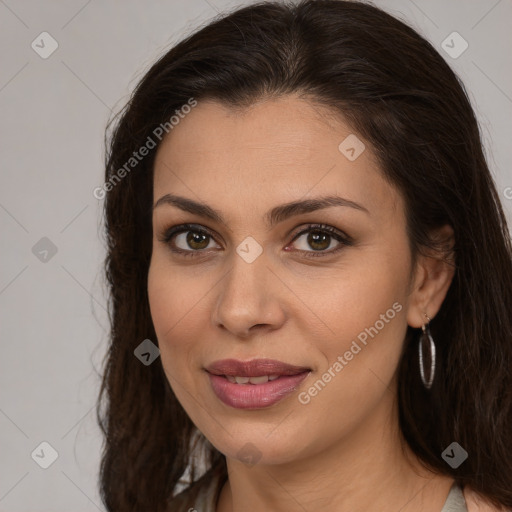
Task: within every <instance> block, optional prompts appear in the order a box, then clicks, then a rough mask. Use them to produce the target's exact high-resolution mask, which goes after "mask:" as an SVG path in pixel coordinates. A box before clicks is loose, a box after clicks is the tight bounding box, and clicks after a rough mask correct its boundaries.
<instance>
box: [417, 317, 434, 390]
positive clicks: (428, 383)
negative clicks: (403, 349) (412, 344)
mask: <svg viewBox="0 0 512 512" xmlns="http://www.w3.org/2000/svg"><path fill="white" fill-rule="evenodd" d="M424 315H425V317H426V318H427V324H426V325H425V324H424V325H422V326H421V329H422V331H423V333H422V334H421V336H420V341H419V343H418V352H419V356H420V375H421V380H422V382H423V385H424V386H425V388H426V389H430V388H431V387H432V382H434V374H435V371H436V345H435V343H434V340H433V339H432V336H431V334H430V327H429V325H430V318H429V317H428V316H427V314H426V313H424ZM425 346H428V347H429V352H430V372H429V374H428V379H426V378H425V369H424V365H423V349H424V347H425Z"/></svg>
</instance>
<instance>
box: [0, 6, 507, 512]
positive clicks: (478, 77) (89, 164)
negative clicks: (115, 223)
mask: <svg viewBox="0 0 512 512" xmlns="http://www.w3.org/2000/svg"><path fill="white" fill-rule="evenodd" d="M243 3H245V4H248V3H251V2H240V1H237V2H233V1H231V2H227V1H225V0H208V1H207V0H173V1H151V2H142V1H135V0H130V1H123V2H121V1H113V0H110V1H103V2H100V1H99V0H89V1H87V0H75V1H68V2H58V1H45V2H37V1H35V0H30V1H29V0H25V1H18V2H16V1H14V0H5V1H4V0H0V40H1V44H0V52H1V59H2V60H1V62H2V66H1V70H0V112H1V114H0V115H1V117H0V130H1V131H0V141H1V145H2V151H1V155H0V162H1V164H0V165H1V174H0V179H1V188H0V223H1V229H2V259H1V267H0V308H1V317H0V329H1V331H0V332H1V334H0V335H1V358H0V365H1V368H0V431H1V440H0V443H1V448H0V511H11V512H14V511H27V510H31V511H53V512H59V511H69V510H75V511H77V512H81V511H83V512H85V511H95V510H104V508H103V507H102V506H101V504H100V499H99V495H98V491H97V475H98V464H99V454H100V448H101V443H102V439H101V437H100V434H99V428H98V427H97V425H96V420H95V410H94V405H95V400H96V396H97V392H98V386H99V377H98V372H99V371H100V370H101V362H102V358H103V356H104V354H105V348H106V341H107V332H108V322H107V317H106V311H105V304H106V295H105V286H104V284H103V283H102V282H101V264H102V260H103V257H104V250H103V242H102V238H101V215H100V211H101V210H100V209H101V206H102V202H101V201H99V200H97V199H96V198H95V197H94V196H93V190H94V189H95V188H96V187H98V186H101V185H102V181H103V180H102V176H103V167H102V165H103V151H104V146H103V135H104V128H105V124H106V122H107V120H108V119H109V117H110V116H111V111H114V112H115V111H117V110H118V109H119V108H120V107H121V106H122V105H123V104H124V103H125V102H126V100H127V99H128V95H129V93H130V92H131V91H132V89H133V87H134V86H135V84H136V83H137V81H138V79H139V78H140V77H141V76H142V74H143V72H144V71H145V70H147V69H148V67H149V66H150V65H151V63H152V62H154V61H155V60H156V58H157V57H158V56H159V55H161V54H162V53H164V52H165V49H166V48H168V47H169V46H170V45H171V44H173V43H174V42H176V41H178V40H179V39H181V38H182V37H183V36H185V35H186V34H188V33H189V32H190V31H191V30H193V29H194V28H195V27H198V26H199V25H200V24H202V23H204V22H205V21H207V20H210V19H211V18H212V17H213V16H215V15H216V14H217V12H218V11H223V10H225V9H226V8H231V7H235V6H237V5H241V4H243ZM375 3H376V4H377V5H379V6H381V7H384V8H385V9H386V10H388V11H390V12H391V13H393V14H395V15H397V16H399V17H400V18H402V19H404V20H406V21H408V22H409V23H410V24H412V25H413V26H414V27H415V28H416V29H417V30H419V32H420V33H422V34H423V35H425V36H426V37H427V38H428V39H429V40H430V41H431V42H432V43H433V44H434V46H435V47H436V48H438V49H439V51H440V53H441V54H443V56H444V57H445V58H446V60H447V61H448V62H449V63H450V64H451V65H452V66H453V67H454V69H455V70H456V71H457V72H458V74H459V75H460V77H461V78H462V79H463V81H464V82H465V84H466V86H467V88H468V90H469V93H470V97H471V101H472V103H473V105H474V108H475V110H476V112H477V115H478V117H479V120H480V123H481V126H482V130H483V136H484V139H485V145H486V150H487V155H488V158H489V163H490V166H491V169H492V171H493V173H494V176H495V179H496V182H497V185H498V188H499V190H500V193H501V195H502V199H503V203H504V206H505V208H506V211H507V215H508V218H509V219H511V217H512V173H511V159H512V150H511V145H510V134H511V132H512V130H511V124H512V121H511V119H512V116H511V113H512V99H511V98H512V90H511V84H512V65H511V64H512V62H511V49H512V44H511V43H512V35H511V30H510V27H509V24H510V19H512V1H511V0H500V1H497V0H489V1H484V0H471V1H469V0H451V1H445V0H435V1H428V2H426V1H425V2H420V0H415V1H411V0H383V1H377V2H375ZM44 31H46V32H48V33H49V34H51V36H52V37H53V38H54V39H55V40H56V41H57V42H58V45H59V46H58V49H57V50H56V51H55V52H54V53H53V54H52V55H51V56H49V57H48V58H47V59H43V58H41V57H40V56H39V55H38V54H37V53H36V52H35V51H34V50H33V49H32V47H31V43H32V41H34V40H35V41H36V43H37V42H38V41H39V44H40V46H41V43H40V38H38V36H39V34H41V33H42V32H44ZM453 31H457V32H458V33H460V34H461V35H462V37H463V38H464V39H465V40H466V41H467V42H468V44H469V47H468V49H467V50H466V51H465V52H464V53H463V54H462V55H460V56H459V57H458V58H456V59H454V58H452V57H450V56H449V55H448V54H447V53H445V52H444V50H443V49H442V47H441V43H442V42H443V41H444V40H445V39H446V37H447V36H448V35H449V34H451V33H452V32H453ZM454 44H455V43H454ZM457 44H458V43H457ZM45 48H46V49H48V48H49V46H48V41H47V42H46V43H45ZM43 237H47V238H48V239H49V240H51V243H52V244H53V245H54V246H55V248H56V249H57V252H56V253H55V254H54V255H53V256H52V253H51V252H49V253H48V254H47V255H46V254H44V253H43V252H39V253H38V251H37V250H36V249H37V248H38V247H39V251H41V250H42V249H41V248H40V246H39V245H36V244H37V243H38V242H39V240H40V239H41V238H43ZM39 244H42V246H41V247H42V248H43V249H44V246H45V244H48V242H47V241H43V242H39ZM35 245H36V249H34V250H33V247H34V246H35ZM34 252H35V253H36V254H34ZM41 258H43V260H44V259H45V258H46V261H41ZM43 441H46V442H48V443H49V444H50V445H51V446H52V447H53V448H54V449H55V450H56V451H57V452H58V458H57V459H56V460H55V462H54V463H53V464H52V465H51V466H50V467H48V469H42V468H41V467H40V466H39V465H38V464H36V462H35V460H39V461H42V460H43V459H44V458H45V457H46V460H49V459H48V457H49V456H50V452H49V450H48V449H46V448H44V446H43V452H41V448H38V450H37V452H36V453H38V454H39V459H37V457H36V456H34V459H35V460H34V459H33V458H32V457H31V454H32V453H33V451H34V450H35V449H36V448H37V447H38V446H39V445H40V443H41V442H43Z"/></svg>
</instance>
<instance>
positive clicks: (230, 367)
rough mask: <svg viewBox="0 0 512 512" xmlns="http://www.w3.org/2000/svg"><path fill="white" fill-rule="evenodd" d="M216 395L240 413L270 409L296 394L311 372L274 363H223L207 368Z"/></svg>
mask: <svg viewBox="0 0 512 512" xmlns="http://www.w3.org/2000/svg"><path fill="white" fill-rule="evenodd" d="M206 371H207V372H208V376H209V378H210V383H211V386H212V389H213V392H214V393H215V394H216V395H217V397H218V398H219V400H221V401H222V402H223V403H225V404H226V405H229V406H231V407H235V408H237V409H261V408H264V407H269V406H271V405H273V404H275V403H277V402H278V401H280V400H282V399H283V398H285V397H286V396H288V395H289V394H290V393H292V392H293V391H295V390H296V389H297V387H298V386H299V385H300V383H301V382H302V381H303V380H304V379H305V378H306V377H307V376H308V375H309V373H310V372H311V369H310V368H306V367H303V366H295V365H291V364H287V363H283V362H281V361H276V360H273V359H253V360H252V361H239V360H236V359H223V360H220V361H215V362H214V363H212V364H211V365H209V366H208V367H207V368H206Z"/></svg>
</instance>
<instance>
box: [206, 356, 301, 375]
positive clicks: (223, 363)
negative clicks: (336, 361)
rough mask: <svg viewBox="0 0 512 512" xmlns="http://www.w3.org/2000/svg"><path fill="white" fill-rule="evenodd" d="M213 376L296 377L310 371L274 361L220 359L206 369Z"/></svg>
mask: <svg viewBox="0 0 512 512" xmlns="http://www.w3.org/2000/svg"><path fill="white" fill-rule="evenodd" d="M206 371H207V372H208V373H211V374H213V375H231V376H233V377H261V376H262V375H288V376H290V375H297V374H299V373H303V372H305V371H311V369H310V368H307V367H305V366H295V365H292V364H287V363H283V362H282V361H276V360H275V359H253V360H251V361H239V360H238V359H221V360H219V361H215V362H213V363H212V364H210V366H208V367H207V368H206Z"/></svg>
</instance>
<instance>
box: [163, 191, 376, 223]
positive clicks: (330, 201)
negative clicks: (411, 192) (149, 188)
mask: <svg viewBox="0 0 512 512" xmlns="http://www.w3.org/2000/svg"><path fill="white" fill-rule="evenodd" d="M164 204H166V205H172V206H175V207H177V208H179V209H180V210H183V211H185V212H189V213H193V214H196V215H199V216H201V217H206V218H208V219H211V220H213V221H215V222H218V223H220V224H224V225H225V224H226V222H225V220H224V218H223V216H222V213H221V212H219V211H218V210H215V209H214V208H212V207H211V206H208V205H207V204H205V203H199V202H197V201H193V200H192V199H188V198H186V197H181V196H176V195H173V194H166V195H164V196H162V197H161V198H160V199H159V200H158V201H157V202H156V203H155V204H154V205H153V211H154V210H155V209H156V208H158V207H159V206H162V205H164ZM333 206H345V207H349V208H354V209H355V210H360V211H363V212H366V213H367V214H369V213H370V212H369V211H368V210H367V209H366V208H365V207H364V206H362V205H360V204H359V203H356V202H354V201H350V200H349V199H344V198H342V197H339V196H325V197H316V198H313V199H305V200H299V201H292V202H290V203H285V204H282V205H279V206H275V207H274V208H272V209H271V210H269V211H268V212H267V213H266V215H265V221H266V223H267V225H268V226H269V228H271V227H273V226H274V225H275V224H278V223H279V222H282V221H284V220H286V219H288V218H289V217H293V216H295V215H301V214H304V213H309V212H314V211H316V210H322V209H324V208H331V207H333Z"/></svg>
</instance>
